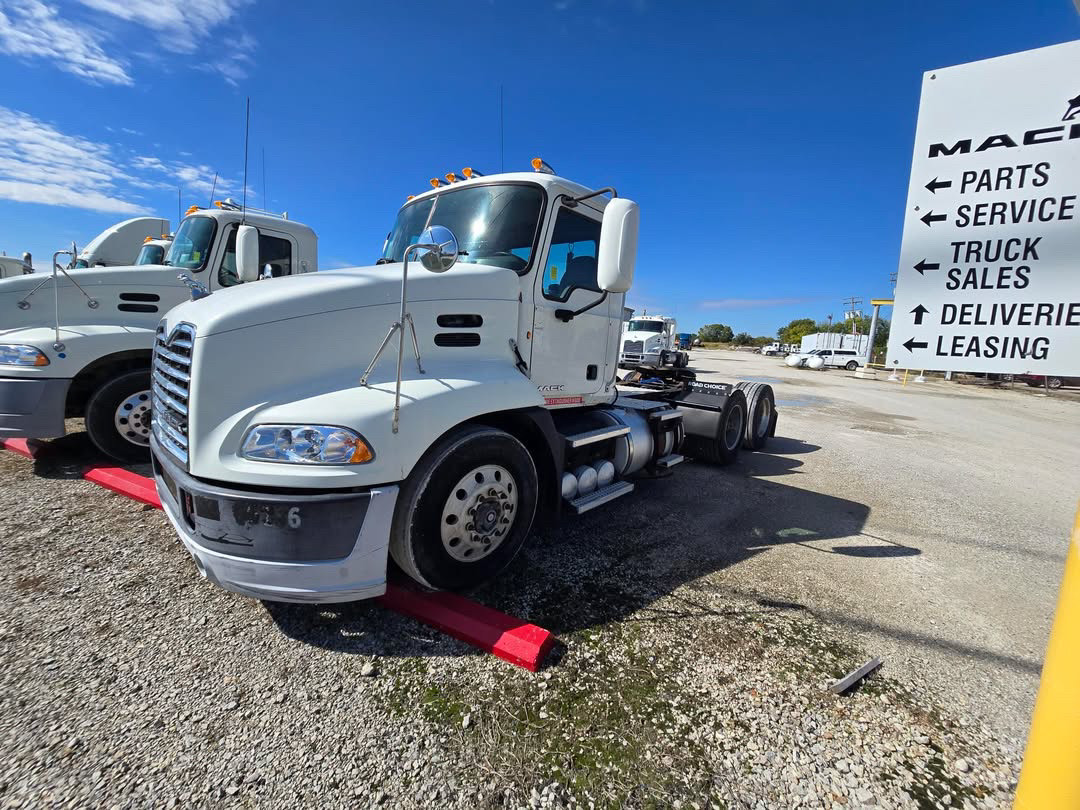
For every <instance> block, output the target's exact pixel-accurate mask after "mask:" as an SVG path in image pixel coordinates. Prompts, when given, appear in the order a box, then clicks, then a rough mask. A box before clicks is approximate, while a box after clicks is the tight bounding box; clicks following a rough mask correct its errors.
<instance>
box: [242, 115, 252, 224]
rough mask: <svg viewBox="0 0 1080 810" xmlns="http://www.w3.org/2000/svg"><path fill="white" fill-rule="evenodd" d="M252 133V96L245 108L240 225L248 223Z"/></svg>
mask: <svg viewBox="0 0 1080 810" xmlns="http://www.w3.org/2000/svg"><path fill="white" fill-rule="evenodd" d="M250 132H251V96H248V97H247V105H246V106H245V108H244V200H243V203H242V208H241V212H240V224H241V225H242V224H244V223H245V222H246V221H247V169H248V135H249V134H250Z"/></svg>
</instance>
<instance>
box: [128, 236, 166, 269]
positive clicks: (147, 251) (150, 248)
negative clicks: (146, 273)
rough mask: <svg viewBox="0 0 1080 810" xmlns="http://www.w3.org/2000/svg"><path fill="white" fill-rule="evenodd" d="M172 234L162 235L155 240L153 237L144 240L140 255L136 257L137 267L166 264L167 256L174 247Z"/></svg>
mask: <svg viewBox="0 0 1080 810" xmlns="http://www.w3.org/2000/svg"><path fill="white" fill-rule="evenodd" d="M172 240H173V238H172V234H162V235H161V236H160V237H158V238H157V239H155V238H154V237H152V236H148V237H146V239H144V240H143V246H142V248H140V249H139V255H138V256H136V257H135V266H136V267H142V266H143V265H144V264H165V256H166V254H168V252H169V248H170V247H172Z"/></svg>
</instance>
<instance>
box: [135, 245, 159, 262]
mask: <svg viewBox="0 0 1080 810" xmlns="http://www.w3.org/2000/svg"><path fill="white" fill-rule="evenodd" d="M164 258H165V248H164V247H162V246H161V245H143V246H142V250H140V251H139V257H138V258H137V259H135V264H136V265H139V264H161V262H162V260H163V259H164Z"/></svg>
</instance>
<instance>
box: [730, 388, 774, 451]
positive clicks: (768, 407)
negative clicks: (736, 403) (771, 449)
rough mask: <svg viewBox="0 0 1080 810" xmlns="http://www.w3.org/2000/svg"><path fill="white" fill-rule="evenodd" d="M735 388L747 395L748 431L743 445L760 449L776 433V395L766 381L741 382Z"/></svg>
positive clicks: (747, 447)
mask: <svg viewBox="0 0 1080 810" xmlns="http://www.w3.org/2000/svg"><path fill="white" fill-rule="evenodd" d="M735 388H736V389H737V390H739V391H742V392H743V394H744V395H745V396H746V409H747V420H746V431H745V435H744V436H743V443H742V446H743V447H745V448H746V449H747V450H760V449H761V448H762V447H764V446H765V443H766V442H767V441H768V440H769V437H770V436H772V435H774V434H775V433H776V396H775V395H774V394H773V390H772V386H771V385H768V384H766V383H750V382H740V383H736V384H735Z"/></svg>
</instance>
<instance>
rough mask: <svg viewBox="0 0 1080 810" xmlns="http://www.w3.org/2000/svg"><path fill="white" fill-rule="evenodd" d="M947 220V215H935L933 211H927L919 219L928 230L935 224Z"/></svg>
mask: <svg viewBox="0 0 1080 810" xmlns="http://www.w3.org/2000/svg"><path fill="white" fill-rule="evenodd" d="M948 218H949V215H948V214H935V213H934V212H933V211H927V212H926V214H925V215H924V216H921V217H919V219H921V220H922V221H923V222H925V223H926V227H928V228H929V227H930V226H931V225H933V224H934V223H935V222H944V221H945V220H947V219H948Z"/></svg>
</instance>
